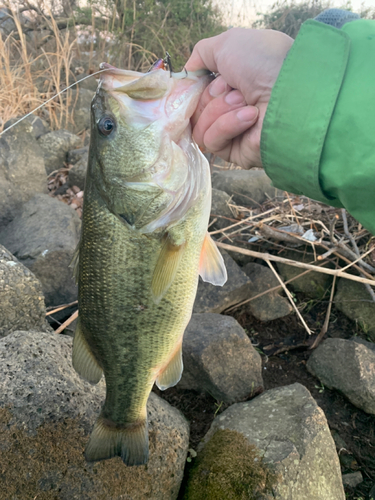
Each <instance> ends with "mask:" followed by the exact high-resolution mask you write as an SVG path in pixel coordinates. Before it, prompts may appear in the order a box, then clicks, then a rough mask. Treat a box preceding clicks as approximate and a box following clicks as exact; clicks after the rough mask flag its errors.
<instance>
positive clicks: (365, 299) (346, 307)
mask: <svg viewBox="0 0 375 500" xmlns="http://www.w3.org/2000/svg"><path fill="white" fill-rule="evenodd" d="M334 304H335V306H336V308H337V309H338V310H339V311H341V312H342V313H343V314H345V316H347V317H348V318H350V319H352V320H353V321H356V322H357V323H358V324H359V325H360V326H361V327H362V329H363V331H364V332H365V333H366V334H367V335H368V336H369V337H370V338H371V340H374V341H375V303H374V302H373V300H372V298H371V296H370V294H369V293H368V291H367V290H366V287H365V286H364V285H362V283H357V282H355V281H351V280H347V279H344V278H341V279H340V280H338V283H337V289H336V294H335V298H334Z"/></svg>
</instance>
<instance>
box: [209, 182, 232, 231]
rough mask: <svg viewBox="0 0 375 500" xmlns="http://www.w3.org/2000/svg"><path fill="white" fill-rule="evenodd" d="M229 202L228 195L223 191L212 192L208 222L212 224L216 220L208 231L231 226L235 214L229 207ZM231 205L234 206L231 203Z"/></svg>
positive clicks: (215, 190) (214, 190)
mask: <svg viewBox="0 0 375 500" xmlns="http://www.w3.org/2000/svg"><path fill="white" fill-rule="evenodd" d="M230 201H231V197H230V196H229V194H227V193H225V192H224V191H220V190H218V189H213V190H212V203H211V219H210V221H211V222H212V221H214V220H215V219H217V220H216V222H214V223H213V224H212V225H211V226H210V231H211V230H212V231H213V230H217V229H224V228H225V227H227V226H230V225H231V224H233V219H235V214H234V213H233V212H232V210H231V209H230V207H229V202H230ZM231 203H232V204H234V203H233V201H232V202H231ZM230 219H232V220H230Z"/></svg>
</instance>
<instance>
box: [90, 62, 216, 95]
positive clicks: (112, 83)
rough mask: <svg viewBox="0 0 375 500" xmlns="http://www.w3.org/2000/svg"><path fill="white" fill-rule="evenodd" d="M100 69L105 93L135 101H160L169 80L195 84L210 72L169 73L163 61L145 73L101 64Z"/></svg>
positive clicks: (168, 87)
mask: <svg viewBox="0 0 375 500" xmlns="http://www.w3.org/2000/svg"><path fill="white" fill-rule="evenodd" d="M99 67H100V69H101V70H104V72H103V73H102V74H101V75H100V79H99V85H100V87H101V88H103V90H106V91H107V92H119V93H123V94H127V95H128V96H129V97H131V98H132V99H136V100H147V101H149V100H154V99H161V98H162V97H164V96H165V95H166V93H167V92H168V90H169V89H170V80H172V81H173V80H174V81H176V80H185V79H186V80H188V81H191V83H195V82H197V81H198V80H199V79H201V78H202V77H204V76H210V75H211V72H210V71H208V70H206V69H201V70H198V71H194V72H192V71H186V70H183V71H180V72H177V73H176V72H173V71H169V70H168V67H167V66H166V63H165V60H164V59H159V60H158V61H156V63H154V64H153V65H152V67H151V68H150V70H149V71H148V72H147V73H140V72H138V71H132V70H126V69H119V68H116V67H115V66H112V65H111V64H109V63H105V62H104V63H101V64H100V66H99Z"/></svg>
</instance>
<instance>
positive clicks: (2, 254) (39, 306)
mask: <svg viewBox="0 0 375 500" xmlns="http://www.w3.org/2000/svg"><path fill="white" fill-rule="evenodd" d="M20 329H23V330H39V331H49V326H48V324H47V321H46V306H45V304H44V296H43V292H42V285H41V284H40V282H39V281H38V280H37V279H36V278H35V276H34V275H33V273H32V272H31V271H30V270H29V269H27V267H25V266H24V265H22V264H21V263H20V262H19V261H18V260H17V259H16V258H15V257H14V256H13V255H12V254H11V253H10V252H8V250H7V249H6V248H4V247H3V246H2V245H0V337H5V336H6V335H9V334H10V333H12V332H14V331H15V330H20Z"/></svg>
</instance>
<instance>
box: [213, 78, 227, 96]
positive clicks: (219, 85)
mask: <svg viewBox="0 0 375 500" xmlns="http://www.w3.org/2000/svg"><path fill="white" fill-rule="evenodd" d="M228 89H229V86H228V84H227V83H226V82H225V80H224V79H223V78H222V77H221V76H218V77H217V78H216V79H215V80H214V81H213V82H212V83H211V85H210V88H209V93H210V94H211V95H212V97H218V96H219V95H221V94H224V92H226V91H227V90H228Z"/></svg>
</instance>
